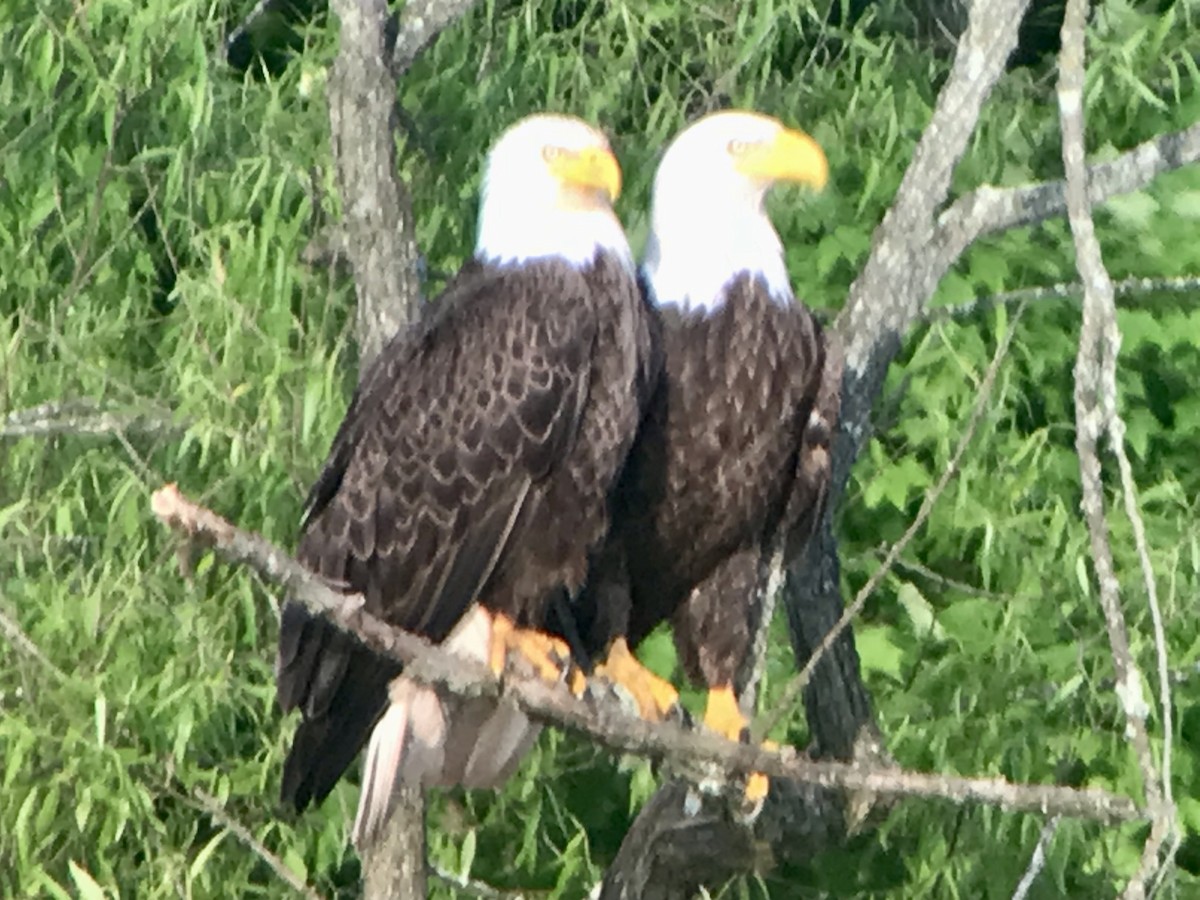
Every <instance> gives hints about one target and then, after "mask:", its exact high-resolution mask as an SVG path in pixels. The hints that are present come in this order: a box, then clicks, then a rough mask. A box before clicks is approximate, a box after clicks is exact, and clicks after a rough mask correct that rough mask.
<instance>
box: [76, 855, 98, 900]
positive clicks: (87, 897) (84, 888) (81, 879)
mask: <svg viewBox="0 0 1200 900" xmlns="http://www.w3.org/2000/svg"><path fill="white" fill-rule="evenodd" d="M67 868H68V869H69V870H70V873H71V880H72V881H73V882H75V887H76V888H77V889H78V891H79V896H80V900H104V890H103V889H102V888H101V887H100V885H98V884H97V883H96V881H95V879H93V878H92V876H91V875H89V874H88V871H87V869H85V868H83V867H82V866H80V865H79V864H78V863H76V862H75V860H73V859H71V860H68V861H67Z"/></svg>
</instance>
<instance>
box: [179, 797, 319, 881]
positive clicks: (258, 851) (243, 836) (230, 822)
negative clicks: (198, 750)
mask: <svg viewBox="0 0 1200 900" xmlns="http://www.w3.org/2000/svg"><path fill="white" fill-rule="evenodd" d="M187 799H188V801H189V802H190V803H192V804H194V805H195V806H196V807H198V808H199V809H200V810H202V811H203V812H204V813H205V814H206V815H207V816H208V817H209V818H210V819H212V820H213V821H214V822H215V823H216V824H218V825H220V826H221V827H222V828H224V829H225V830H226V831H228V832H229V833H230V834H232V835H233V836H234V837H236V838H237V839H238V840H239V841H241V842H242V843H243V844H245V845H246V846H247V847H249V848H250V850H251V851H253V853H254V855H255V856H257V857H258V858H259V859H261V860H262V861H263V862H264V863H266V865H267V867H268V868H269V869H270V870H271V871H272V872H274V873H275V874H276V875H278V876H279V878H280V880H281V881H283V882H284V883H285V884H287V885H288V886H289V887H290V888H291V889H292V890H294V891H295V892H296V893H297V894H299V895H300V896H302V897H307V898H308V900H321V895H320V894H318V893H317V892H316V891H314V890H313V889H312V888H311V887H309V886H308V885H307V884H305V883H304V880H303V879H302V878H300V877H299V876H298V875H297V874H296V873H295V872H293V871H292V870H291V869H289V868H288V867H287V866H286V865H285V864H284V862H283V860H282V859H280V858H279V857H278V856H276V855H275V854H274V853H272V852H271V851H270V850H268V849H267V848H266V847H265V846H264V845H263V843H262V842H261V841H260V840H258V838H256V837H255V836H254V835H253V834H251V833H250V829H249V828H247V827H246V826H245V825H243V824H242V823H241V822H239V821H238V820H237V819H235V818H234V817H233V816H231V815H230V814H229V813H227V812H226V811H225V808H224V807H223V806H222V805H221V801H220V800H218V799H217V798H216V797H214V796H213V795H212V794H209V793H207V792H206V791H202V790H200V788H194V789H193V790H192V793H191V796H190V797H189V798H187Z"/></svg>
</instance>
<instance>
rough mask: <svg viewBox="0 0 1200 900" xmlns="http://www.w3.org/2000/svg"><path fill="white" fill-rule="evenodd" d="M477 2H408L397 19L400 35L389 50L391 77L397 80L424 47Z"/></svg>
mask: <svg viewBox="0 0 1200 900" xmlns="http://www.w3.org/2000/svg"><path fill="white" fill-rule="evenodd" d="M476 2H477V0H408V2H407V3H405V4H404V12H403V13H402V14H401V16H400V33H399V34H398V35H397V36H396V44H395V46H394V47H393V48H392V63H391V67H392V76H393V77H394V78H399V77H400V76H401V75H403V74H404V73H405V72H407V71H408V68H409V66H411V65H412V64H413V62H414V61H415V60H416V59H417V57H418V56H420V55H421V54H422V53H423V52H424V51H425V48H426V47H428V46H429V45H430V44H432V43H433V41H434V39H435V38H436V37H437V36H438V35H439V34H441V33H442V32H443V31H444V30H445V29H446V28H448V27H449V26H450V25H453V24H454V23H455V22H456V21H458V20H459V19H461V18H462V17H463V16H465V15H466V14H467V13H468V12H470V11H471V7H473V6H474V5H475V4H476Z"/></svg>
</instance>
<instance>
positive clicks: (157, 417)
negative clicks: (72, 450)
mask: <svg viewBox="0 0 1200 900" xmlns="http://www.w3.org/2000/svg"><path fill="white" fill-rule="evenodd" d="M172 427H173V426H172V422H171V418H170V416H169V415H168V414H167V413H164V412H160V411H158V410H136V409H135V410H122V411H114V410H106V409H102V408H100V407H99V406H98V405H96V404H95V403H92V402H90V401H87V400H74V401H73V400H66V401H62V402H58V403H43V404H41V405H40V406H33V407H30V408H29V409H21V410H17V411H16V412H11V413H9V414H8V415H7V416H6V417H5V419H4V424H3V425H0V440H3V439H5V438H23V437H58V436H60V435H111V434H122V433H126V432H130V431H140V432H148V433H156V432H160V431H168V430H170V429H171V428H172Z"/></svg>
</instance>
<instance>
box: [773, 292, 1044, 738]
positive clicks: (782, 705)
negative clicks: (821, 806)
mask: <svg viewBox="0 0 1200 900" xmlns="http://www.w3.org/2000/svg"><path fill="white" fill-rule="evenodd" d="M1024 311H1025V305H1024V304H1022V305H1020V306H1018V307H1017V311H1016V312H1015V313H1014V314H1013V320H1012V322H1011V323H1009V326H1008V330H1007V331H1006V332H1005V333H1004V338H1003V339H1002V340H1001V341H1000V344H999V346H997V347H996V353H995V354H994V355H993V357H992V361H991V363H990V364H989V365H988V368H987V372H986V373H984V376H983V382H982V383H981V384H980V385H979V396H978V398H977V399H976V400H975V407H974V408H973V409H972V410H971V416H970V418H969V419H968V420H967V427H966V429H965V430H964V431H963V435H962V437H961V438H960V439H959V441H958V446H957V447H955V448H954V454H953V455H952V456H951V457H950V462H949V463H947V465H946V468H945V470H944V471H943V472H942V474H941V477H940V478H938V480H937V483H936V484H934V486H933V487H932V488H930V489H929V491H928V492H926V494H925V499H924V501H923V502H922V503H921V508H920V509H919V510H917V515H916V517H915V518H914V519H913V520H912V523H911V524H910V525H909V526H908V528H907V529H905V531H904V534H902V535H901V536H900V539H899V540H898V541H896V543H894V544H892V546H891V548H890V549H889V550H888V552H887V556H886V557H884V560H883V563H882V565H880V567H879V568H878V569H876V570H875V571H874V573H872V575H871V577H870V578H868V579H867V583H866V584H864V585H863V586H862V588H861V589H860V590H859V592H858V593H857V594H856V595H855V597H854V602H853V603H851V604H850V605H849V606H847V607H846V611H845V612H843V613H842V616H841V618H840V619H838V621H837V623H836V624H835V625H834V626H833V627H832V628H831V629H829V631H828V632H827V633H826V634H825V637H824V638H823V639H822V641H821V643H820V644H819V645H818V646H817V648H816V649H815V650H814V651H813V653H812V654H811V655H810V656H809V658H808V661H807V662H806V663H805V664H804V667H803V668H802V669H801V670H800V672H799V673H798V674H797V675H796V677H795V678H793V679H792V680H791V682H790V683H789V684H788V686H787V688H786V689H785V690H784V692H783V695H782V696H781V697H780V699H779V701H778V703H777V704H776V706H775V709H774V710H772V711H771V712H769V713H765V714H764V715H762V716H760V717H759V720H758V721H756V722H755V723H754V729H753V734H754V735H755V736H756V738H757V739H761V737H762V736H763V735H765V734H767V733H768V732H769V731H770V730H771V729H772V728H774V727H775V725H776V724H777V723H778V721H779V720H780V719H781V718H783V716H784V715H785V714H786V713H787V712H788V711H789V710H790V709H791V708H792V706H793V705H794V704H795V702H796V699H797V698H798V697H799V696H800V692H801V691H803V690H804V686H805V685H806V684H808V680H809V678H811V677H812V672H813V669H815V668H816V666H817V663H818V662H820V660H821V657H822V656H824V655H825V654H826V653H827V652H829V648H830V647H832V646H833V644H834V642H835V641H837V639H838V636H839V635H840V634H841V633H842V632H843V631H844V630H845V629H846V628H847V627H848V626H849V625H850V623H851V622H852V621H853V620H854V617H855V616H857V615H858V614H859V613H860V612H861V611H862V608H863V606H864V605H865V604H866V602H867V599H868V598H869V597H870V596H871V594H873V593H874V592H875V589H876V588H877V587H879V584H880V582H882V581H883V579H884V577H886V576H887V574H888V573H889V572H890V571H891V570H892V566H894V565H895V564H896V561H897V560H898V559H899V558H900V554H902V553H903V552H904V549H905V548H906V547H907V546H908V544H909V542H910V541H911V540H912V539H913V538H914V537H916V534H917V532H918V531H920V530H921V527H922V526H923V525H924V524H925V520H926V519H928V518H929V515H930V513H932V512H933V506H934V504H935V503H937V501H938V498H940V497H941V496H942V492H943V491H944V490H945V489H946V486H947V485H949V484H950V480H951V479H952V478H954V476H955V475H957V474H958V466H959V463H960V462H961V461H962V457H963V454H964V453H966V450H967V447H968V445H969V444H970V443H971V439H972V438H973V437H974V436H975V430H976V429H977V428H978V427H979V423H980V421H981V420H982V419H983V414H984V412H985V411H986V410H987V403H988V400H989V399H991V395H992V389H993V388H994V387H995V384H996V376H997V374H999V372H1000V364H1001V363H1003V362H1004V359H1005V357H1007V356H1008V348H1009V346H1010V345H1011V344H1012V339H1013V335H1014V334H1015V333H1016V328H1017V323H1018V322H1019V321H1020V319H1021V314H1022V313H1023V312H1024Z"/></svg>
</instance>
